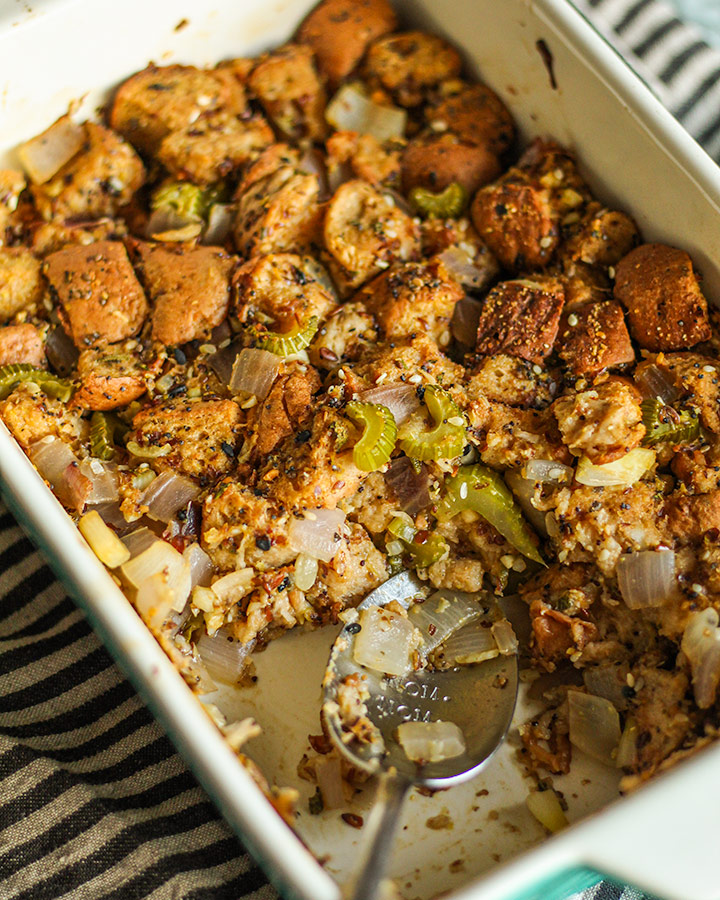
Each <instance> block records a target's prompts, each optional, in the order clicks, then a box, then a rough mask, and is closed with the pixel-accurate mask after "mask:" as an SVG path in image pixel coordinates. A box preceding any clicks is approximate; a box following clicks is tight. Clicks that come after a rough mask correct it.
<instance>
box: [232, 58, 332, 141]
mask: <svg viewBox="0 0 720 900" xmlns="http://www.w3.org/2000/svg"><path fill="white" fill-rule="evenodd" d="M248 84H249V86H250V89H251V90H252V91H253V93H254V94H255V95H256V96H257V98H258V99H259V100H260V103H261V104H262V106H263V108H264V110H265V112H266V113H267V115H268V116H269V118H270V119H271V120H272V122H273V123H274V124H275V127H276V128H277V129H278V130H279V131H280V132H282V134H283V135H284V136H285V137H286V138H288V139H289V140H299V139H300V138H308V139H310V140H314V141H316V140H322V138H323V137H325V134H326V132H327V124H326V122H325V103H326V100H327V98H326V97H325V89H324V88H323V86H322V84H321V82H320V79H319V78H318V74H317V72H316V70H315V65H314V62H313V51H312V49H311V48H310V47H306V46H304V45H302V44H285V46H284V47H279V48H278V49H277V50H273V51H272V53H267V54H266V55H265V56H263V57H261V58H260V60H259V62H258V64H257V65H256V66H255V68H254V69H253V71H252V73H251V74H250V78H249V79H248Z"/></svg>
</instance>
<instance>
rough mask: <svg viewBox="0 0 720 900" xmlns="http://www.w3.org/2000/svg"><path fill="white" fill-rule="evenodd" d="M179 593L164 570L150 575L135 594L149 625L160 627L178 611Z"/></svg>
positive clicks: (137, 605) (138, 605)
mask: <svg viewBox="0 0 720 900" xmlns="http://www.w3.org/2000/svg"><path fill="white" fill-rule="evenodd" d="M177 596H178V595H177V594H176V592H175V590H174V589H173V586H172V584H171V583H169V582H168V578H167V576H166V575H165V574H164V573H163V572H155V574H154V575H149V576H148V577H147V578H146V579H145V580H144V581H143V582H142V584H141V585H140V587H139V588H138V590H137V594H136V596H135V606H136V608H137V611H138V612H139V613H140V615H141V616H142V618H143V620H144V621H145V622H147V624H148V625H150V626H152V627H154V628H160V627H161V626H162V625H163V624H164V623H165V622H167V620H168V619H169V618H170V617H171V616H172V614H173V613H174V612H177V606H178V603H177Z"/></svg>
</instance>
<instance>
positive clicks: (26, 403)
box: [0, 382, 89, 450]
mask: <svg viewBox="0 0 720 900" xmlns="http://www.w3.org/2000/svg"><path fill="white" fill-rule="evenodd" d="M0 418H2V420H3V421H4V422H5V424H6V425H7V427H8V428H9V429H10V432H11V434H12V435H13V437H14V438H15V439H16V440H17V442H18V443H19V444H20V445H21V446H22V447H23V448H24V449H25V450H27V449H28V447H31V446H32V445H33V444H34V443H36V441H39V440H41V439H42V438H44V437H49V436H53V437H59V438H62V439H63V440H64V441H66V442H67V443H69V444H74V443H76V442H77V441H81V440H85V438H87V436H88V431H89V426H88V423H87V422H86V421H85V420H84V419H82V418H81V414H80V412H79V411H78V410H71V409H70V408H69V407H68V406H67V404H65V403H62V402H61V401H60V400H55V399H53V398H52V397H48V396H47V394H45V393H44V392H43V391H42V390H40V388H39V387H38V386H37V385H36V384H32V383H31V382H24V383H23V384H19V385H18V386H17V387H16V388H15V390H14V391H13V392H12V393H11V394H10V396H9V397H8V398H7V400H4V401H3V402H2V403H0Z"/></svg>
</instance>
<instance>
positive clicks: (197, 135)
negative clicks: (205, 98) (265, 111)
mask: <svg viewBox="0 0 720 900" xmlns="http://www.w3.org/2000/svg"><path fill="white" fill-rule="evenodd" d="M274 137H275V136H274V135H273V132H272V129H271V128H270V126H269V125H268V123H267V122H266V121H265V119H264V118H263V117H262V116H260V115H255V116H252V118H250V119H245V120H241V119H238V118H237V117H236V116H232V115H230V114H229V113H227V112H224V111H221V112H217V113H214V114H213V115H211V116H207V117H203V118H201V119H198V121H197V122H193V124H192V125H188V126H187V127H186V128H182V129H178V130H177V131H173V132H171V133H170V134H168V135H167V137H165V138H163V141H162V143H161V144H160V149H159V150H158V159H159V160H160V162H161V163H162V164H163V165H164V166H165V168H166V169H167V170H168V171H169V172H172V173H173V174H174V175H179V176H180V177H181V178H187V179H190V180H191V181H193V182H194V183H195V184H212V183H213V182H216V181H220V180H221V179H223V178H226V177H227V176H228V175H229V174H230V173H231V172H234V171H235V170H236V169H238V168H240V167H241V166H244V165H246V163H248V162H249V161H250V160H252V159H253V158H254V157H256V156H257V155H258V153H260V151H261V150H263V149H264V148H265V147H267V146H268V145H269V144H272V142H273V140H274Z"/></svg>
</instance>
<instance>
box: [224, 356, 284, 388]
mask: <svg viewBox="0 0 720 900" xmlns="http://www.w3.org/2000/svg"><path fill="white" fill-rule="evenodd" d="M280 363H281V359H280V357H279V356H278V355H277V354H276V353H270V351H269V350H258V349H257V348H256V347H246V348H245V349H244V350H241V351H240V353H238V356H237V359H236V360H235V364H234V365H233V368H232V375H231V376H230V383H229V384H228V387H229V388H230V390H231V391H232V392H233V393H234V394H239V393H244V394H254V395H255V396H256V397H257V398H258V400H264V399H265V398H266V397H267V395H268V394H269V393H270V388H271V387H272V384H273V381H275V378H276V377H277V373H278V372H279V371H280Z"/></svg>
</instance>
